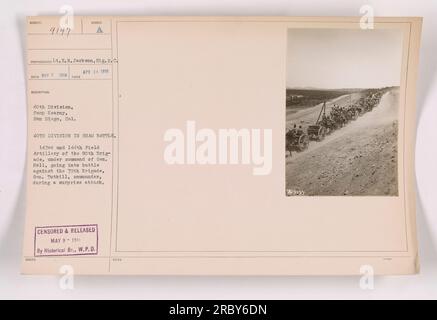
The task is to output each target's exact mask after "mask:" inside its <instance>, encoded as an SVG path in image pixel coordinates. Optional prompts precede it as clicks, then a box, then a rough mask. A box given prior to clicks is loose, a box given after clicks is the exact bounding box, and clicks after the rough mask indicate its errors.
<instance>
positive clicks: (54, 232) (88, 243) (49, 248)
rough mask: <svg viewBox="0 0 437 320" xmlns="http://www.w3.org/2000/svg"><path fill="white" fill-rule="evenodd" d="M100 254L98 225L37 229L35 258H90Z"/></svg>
mask: <svg viewBox="0 0 437 320" xmlns="http://www.w3.org/2000/svg"><path fill="white" fill-rule="evenodd" d="M98 253H99V232H98V226H97V224H81V225H65V226H44V227H35V238H34V255H35V257H56V256H58V257H59V256H90V255H97V254H98Z"/></svg>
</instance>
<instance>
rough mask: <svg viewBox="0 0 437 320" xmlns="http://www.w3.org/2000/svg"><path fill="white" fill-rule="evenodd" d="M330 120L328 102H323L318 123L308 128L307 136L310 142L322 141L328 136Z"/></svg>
mask: <svg viewBox="0 0 437 320" xmlns="http://www.w3.org/2000/svg"><path fill="white" fill-rule="evenodd" d="M329 122H330V121H329V119H328V117H327V116H326V102H323V105H322V109H320V113H319V116H318V117H317V120H316V123H315V124H313V125H310V126H308V129H307V134H308V139H309V140H315V141H322V140H323V139H324V138H325V136H326V134H327V133H328V132H329V131H330V129H329V126H330V124H329Z"/></svg>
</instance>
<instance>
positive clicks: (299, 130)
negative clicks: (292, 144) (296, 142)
mask: <svg viewBox="0 0 437 320" xmlns="http://www.w3.org/2000/svg"><path fill="white" fill-rule="evenodd" d="M301 135H303V130H302V126H299V129H297V136H298V137H300V136H301Z"/></svg>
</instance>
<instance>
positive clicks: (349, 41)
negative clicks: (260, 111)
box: [287, 29, 402, 89]
mask: <svg viewBox="0 0 437 320" xmlns="http://www.w3.org/2000/svg"><path fill="white" fill-rule="evenodd" d="M287 37H288V39H287V88H301V87H312V88H331V89H336V88H378V87H385V86H399V85H400V77H401V63H402V32H401V31H400V30H388V29H385V30H361V29H358V30H357V29H353V30H352V29H289V30H288V35H287Z"/></svg>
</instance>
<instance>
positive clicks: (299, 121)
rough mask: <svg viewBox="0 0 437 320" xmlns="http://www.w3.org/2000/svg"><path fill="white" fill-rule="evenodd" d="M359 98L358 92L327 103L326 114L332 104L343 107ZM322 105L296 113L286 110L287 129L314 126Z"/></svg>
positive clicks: (359, 93) (360, 94)
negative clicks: (295, 126) (296, 126)
mask: <svg viewBox="0 0 437 320" xmlns="http://www.w3.org/2000/svg"><path fill="white" fill-rule="evenodd" d="M361 96H362V93H361V92H358V93H352V94H346V95H342V96H340V97H338V98H335V99H332V100H329V101H327V102H326V114H329V113H330V112H331V109H332V107H333V106H334V104H338V105H339V106H345V105H348V104H350V103H353V102H355V101H357V100H358V99H359V98H360V97H361ZM322 105H323V103H319V104H318V105H316V106H314V107H310V108H307V109H303V110H299V111H297V112H293V111H292V110H290V109H289V110H287V114H286V121H287V128H291V127H292V125H293V124H296V125H298V126H299V125H302V127H303V128H304V129H305V128H306V127H307V126H308V125H311V124H315V122H316V121H317V117H318V116H319V114H320V110H321V108H322Z"/></svg>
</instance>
